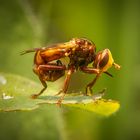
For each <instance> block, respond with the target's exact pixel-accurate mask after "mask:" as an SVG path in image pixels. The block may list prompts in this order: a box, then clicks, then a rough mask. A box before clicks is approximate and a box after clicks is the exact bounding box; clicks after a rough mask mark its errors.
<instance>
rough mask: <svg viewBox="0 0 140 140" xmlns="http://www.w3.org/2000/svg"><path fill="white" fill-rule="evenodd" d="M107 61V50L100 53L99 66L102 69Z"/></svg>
mask: <svg viewBox="0 0 140 140" xmlns="http://www.w3.org/2000/svg"><path fill="white" fill-rule="evenodd" d="M108 61H109V54H108V53H107V52H103V53H102V54H101V58H100V61H99V68H100V69H103V68H104V67H105V66H106V65H107V63H108Z"/></svg>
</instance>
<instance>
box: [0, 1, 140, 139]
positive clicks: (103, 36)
mask: <svg viewBox="0 0 140 140" xmlns="http://www.w3.org/2000/svg"><path fill="white" fill-rule="evenodd" d="M139 36H140V1H139V0H86V1H84V0H69V1H67V0H59V1H58V0H40V1H38V0H0V71H1V72H8V73H15V74H19V75H22V76H24V77H28V78H30V79H33V80H36V81H37V82H39V80H38V79H37V77H36V76H35V75H34V74H33V72H32V61H33V54H30V55H25V56H20V55H19V53H20V52H21V51H23V50H25V49H28V48H33V47H41V46H45V45H46V44H50V43H54V42H66V41H69V40H70V39H71V38H73V37H86V38H88V39H90V40H92V41H93V42H94V43H95V44H96V46H97V50H101V49H103V48H109V49H110V50H111V52H112V54H113V57H114V59H115V61H116V62H117V63H118V64H120V65H121V66H122V68H121V70H120V71H116V70H114V69H113V68H112V69H110V70H109V71H110V72H111V73H112V74H113V75H114V78H113V79H112V78H109V77H108V76H106V75H103V76H102V77H101V78H100V80H99V81H98V82H97V84H96V87H95V91H99V90H101V89H103V88H105V87H107V95H106V96H105V98H111V99H115V100H119V101H120V104H121V108H120V110H119V112H117V113H116V114H114V115H112V116H111V117H109V118H102V117H100V116H97V115H95V114H92V113H90V112H86V111H83V110H78V109H72V108H71V109H63V108H58V107H56V106H47V105H43V106H42V107H40V108H39V109H37V110H34V111H30V112H11V113H6V112H5V113H3V112H1V113H0V139H1V140H4V139H5V140H16V139H18V140H24V139H26V140H30V139H34V140H38V139H40V140H71V139H73V140H78V139H81V140H132V139H133V140H140V85H139V83H140V74H139V71H140V58H139V51H140V37H139ZM77 75H78V76H77ZM92 78H93V77H92V76H91V75H87V74H81V73H78V74H74V76H73V78H72V82H71V86H70V89H71V90H73V91H76V90H77V89H78V90H80V88H81V89H82V88H83V85H85V83H84V84H83V83H82V82H80V81H89V80H91V79H92ZM62 81H63V80H62ZM75 81H76V82H75ZM52 84H54V86H55V83H52ZM79 85H80V86H81V85H82V86H81V87H80V86H79ZM76 87H77V89H76Z"/></svg>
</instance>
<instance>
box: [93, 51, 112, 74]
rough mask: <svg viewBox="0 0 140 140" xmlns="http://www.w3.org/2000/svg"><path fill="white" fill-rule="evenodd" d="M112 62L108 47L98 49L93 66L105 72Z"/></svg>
mask: <svg viewBox="0 0 140 140" xmlns="http://www.w3.org/2000/svg"><path fill="white" fill-rule="evenodd" d="M113 63H114V60H113V58H112V54H111V52H110V51H109V50H108V49H105V50H103V51H100V52H98V53H97V55H96V58H95V62H94V67H95V68H97V69H100V70H101V71H103V72H106V71H107V70H108V69H109V68H110V67H111V66H112V65H113Z"/></svg>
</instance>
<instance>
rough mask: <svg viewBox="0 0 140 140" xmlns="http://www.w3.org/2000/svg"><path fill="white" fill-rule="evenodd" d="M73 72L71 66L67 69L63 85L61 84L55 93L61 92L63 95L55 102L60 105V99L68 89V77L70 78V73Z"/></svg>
mask: <svg viewBox="0 0 140 140" xmlns="http://www.w3.org/2000/svg"><path fill="white" fill-rule="evenodd" d="M73 72H74V69H73V68H71V69H69V70H68V72H67V74H66V78H65V81H64V85H63V88H62V89H61V90H60V91H59V92H58V94H57V95H59V94H61V93H63V95H62V96H61V97H60V99H59V100H58V101H57V104H58V105H59V106H60V105H61V103H62V100H63V99H64V97H65V95H66V92H67V90H68V86H69V83H70V78H71V75H72V73H73Z"/></svg>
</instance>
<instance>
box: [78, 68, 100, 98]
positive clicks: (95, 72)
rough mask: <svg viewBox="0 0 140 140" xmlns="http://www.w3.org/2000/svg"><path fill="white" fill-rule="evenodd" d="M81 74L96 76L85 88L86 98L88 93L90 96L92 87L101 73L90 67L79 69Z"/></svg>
mask: <svg viewBox="0 0 140 140" xmlns="http://www.w3.org/2000/svg"><path fill="white" fill-rule="evenodd" d="M80 69H81V70H82V71H83V72H85V73H89V74H96V77H95V78H94V79H93V80H92V81H91V82H90V83H89V84H88V85H87V86H86V93H85V95H86V96H87V95H88V93H89V94H92V87H93V86H94V85H95V83H96V81H97V79H98V78H99V77H100V75H101V73H102V72H100V70H99V69H95V68H92V67H81V68H80Z"/></svg>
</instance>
